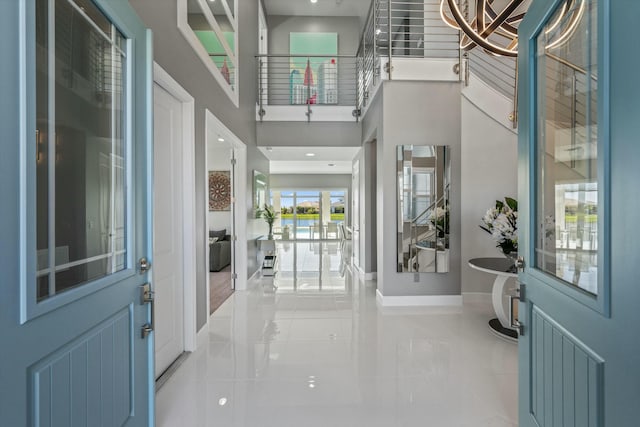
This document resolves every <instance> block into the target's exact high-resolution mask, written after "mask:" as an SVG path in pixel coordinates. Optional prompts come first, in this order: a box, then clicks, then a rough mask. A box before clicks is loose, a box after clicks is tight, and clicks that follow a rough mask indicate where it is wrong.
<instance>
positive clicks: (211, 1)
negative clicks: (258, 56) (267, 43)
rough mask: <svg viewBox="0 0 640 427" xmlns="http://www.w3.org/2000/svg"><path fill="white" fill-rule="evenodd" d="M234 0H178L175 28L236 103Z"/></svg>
mask: <svg viewBox="0 0 640 427" xmlns="http://www.w3.org/2000/svg"><path fill="white" fill-rule="evenodd" d="M236 1H237V0H179V1H178V28H180V31H182V34H183V35H184V36H185V37H186V39H187V40H188V41H189V43H190V44H191V46H192V47H193V49H194V50H195V51H196V52H197V53H198V55H199V56H200V59H202V61H203V63H204V64H205V65H206V67H207V68H208V69H209V71H210V72H211V74H212V75H213V76H214V77H215V79H216V80H217V81H218V83H219V84H220V86H221V87H222V89H223V90H224V91H225V92H226V93H227V95H228V96H229V98H231V100H232V101H233V102H234V104H235V105H236V106H238V81H237V76H238V58H237V45H238V37H237V35H238V31H237V28H238V19H237V16H236V13H235V11H236V10H237V7H236V4H235V2H236Z"/></svg>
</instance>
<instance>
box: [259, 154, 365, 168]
mask: <svg viewBox="0 0 640 427" xmlns="http://www.w3.org/2000/svg"><path fill="white" fill-rule="evenodd" d="M358 150H360V147H260V151H262V153H263V154H264V155H265V156H266V157H267V158H268V159H269V160H270V170H271V173H273V174H351V167H352V166H351V162H352V160H353V158H354V157H355V156H356V154H357V153H358ZM307 153H313V154H314V156H307ZM330 164H332V165H333V166H330Z"/></svg>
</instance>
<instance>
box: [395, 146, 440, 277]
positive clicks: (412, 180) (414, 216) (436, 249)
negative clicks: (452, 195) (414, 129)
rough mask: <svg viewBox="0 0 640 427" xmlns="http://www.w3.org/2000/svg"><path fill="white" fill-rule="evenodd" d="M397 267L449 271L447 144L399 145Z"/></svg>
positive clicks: (434, 271)
mask: <svg viewBox="0 0 640 427" xmlns="http://www.w3.org/2000/svg"><path fill="white" fill-rule="evenodd" d="M396 171H397V175H396V176H397V186H398V187H397V201H396V206H397V248H398V250H397V253H398V258H397V271H398V272H399V273H403V272H407V273H416V272H419V273H420V272H426V273H446V272H448V271H449V233H450V229H449V223H450V221H449V183H450V181H451V166H450V154H449V147H448V146H446V145H400V146H398V149H397V170H396Z"/></svg>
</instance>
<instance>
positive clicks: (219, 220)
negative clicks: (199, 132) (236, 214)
mask: <svg viewBox="0 0 640 427" xmlns="http://www.w3.org/2000/svg"><path fill="white" fill-rule="evenodd" d="M207 163H208V164H207V172H208V171H230V170H231V149H230V148H229V147H227V146H225V145H223V144H222V143H220V144H209V146H208V147H207ZM207 212H208V215H209V230H222V229H223V228H226V229H227V234H230V232H231V220H232V218H231V211H230V210H229V211H221V212H218V211H215V212H212V211H209V207H208V206H207ZM207 236H208V234H207Z"/></svg>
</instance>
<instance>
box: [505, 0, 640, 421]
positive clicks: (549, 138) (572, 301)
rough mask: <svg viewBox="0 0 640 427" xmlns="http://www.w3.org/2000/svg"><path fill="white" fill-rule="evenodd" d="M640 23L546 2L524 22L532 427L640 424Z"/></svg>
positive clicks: (584, 2)
mask: <svg viewBox="0 0 640 427" xmlns="http://www.w3.org/2000/svg"><path fill="white" fill-rule="evenodd" d="M638 17H640V3H639V2H637V1H612V0H552V1H534V2H533V3H532V5H531V7H530V9H529V11H528V12H527V15H526V18H525V20H524V21H523V22H522V25H521V26H520V29H519V37H520V45H519V59H518V60H519V70H520V74H519V80H520V86H519V90H520V94H521V98H520V102H519V120H520V124H519V146H518V149H519V199H520V213H521V216H520V218H519V220H518V221H519V224H520V227H519V228H520V235H519V241H520V248H521V255H523V256H524V262H525V267H524V271H523V272H522V273H520V278H519V279H520V282H521V284H522V286H523V289H522V297H521V302H520V307H519V321H520V323H521V324H522V326H523V330H522V335H521V337H520V341H519V361H520V388H519V393H520V395H519V402H520V404H519V410H520V426H521V427H532V426H540V427H543V426H575V427H591V426H610V427H627V426H636V425H639V422H640V421H638V402H640V387H639V384H640V339H638V334H637V333H636V332H635V331H634V329H633V328H634V327H635V326H636V325H637V324H638V323H639V322H640V310H639V309H638V302H639V301H640V286H638V280H637V273H636V268H637V267H638V265H640V227H638V221H639V219H640V216H639V212H640V198H639V197H638V196H637V195H638V189H637V188H638V187H637V186H638V183H639V182H640V167H638V160H639V159H640V143H639V142H638V140H639V139H638V135H639V134H640V122H639V121H638V118H639V117H640V114H639V113H640V86H639V85H638V84H637V82H635V81H634V80H633V79H632V78H630V77H631V76H632V75H633V74H632V73H631V72H630V70H634V69H637V67H638V66H639V65H640V60H639V58H640V57H639V56H638V55H637V54H636V53H637V52H638V49H637V38H635V37H633V36H632V31H633V30H634V29H635V28H637V25H638V23H637V20H638Z"/></svg>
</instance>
